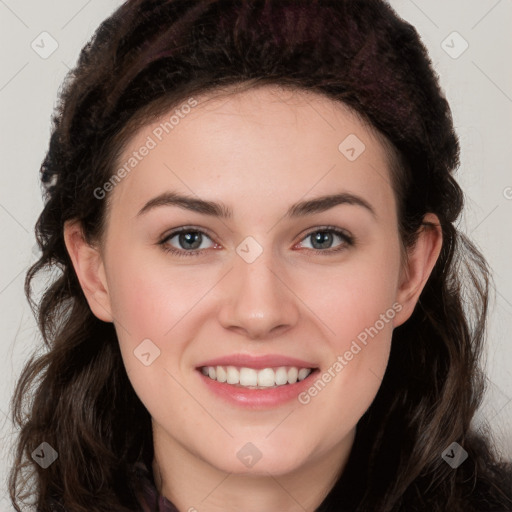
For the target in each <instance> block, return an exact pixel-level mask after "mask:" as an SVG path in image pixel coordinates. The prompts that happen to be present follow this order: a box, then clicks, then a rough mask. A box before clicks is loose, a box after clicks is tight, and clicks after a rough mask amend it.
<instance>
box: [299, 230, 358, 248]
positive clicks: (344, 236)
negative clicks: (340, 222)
mask: <svg viewBox="0 0 512 512" xmlns="http://www.w3.org/2000/svg"><path fill="white" fill-rule="evenodd" d="M336 238H338V239H339V240H341V243H340V244H339V245H338V246H336V247H335V248H332V247H331V246H332V244H333V241H335V239H336ZM308 239H309V240H310V241H311V246H312V247H311V249H312V250H314V251H317V252H323V253H327V254H330V253H333V252H338V251H342V250H343V249H346V248H347V247H350V246H352V245H354V237H353V236H352V235H350V234H348V233H347V232H345V231H343V230H340V229H339V228H335V227H330V226H326V227H324V228H320V229H319V228H317V229H316V230H315V231H310V232H309V233H308V234H307V235H306V236H305V238H303V240H308ZM308 249H309V248H308Z"/></svg>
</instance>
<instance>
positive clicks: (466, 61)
mask: <svg viewBox="0 0 512 512" xmlns="http://www.w3.org/2000/svg"><path fill="white" fill-rule="evenodd" d="M121 3H122V2H121V1H119V0H89V1H87V0H52V2H48V1H43V0H0V42H1V46H0V52H1V56H2V66H1V68H0V109H1V113H2V116H1V120H0V130H1V138H0V140H1V146H0V150H1V153H0V155H1V158H0V172H1V183H2V186H1V189H0V223H1V234H2V236H1V238H0V247H1V253H0V311H1V314H0V332H1V333H2V339H1V345H0V375H1V376H2V377H1V378H2V381H1V382H2V386H1V388H0V512H4V511H9V510H12V507H11V505H10V503H9V502H8V500H7V499H6V498H5V497H4V495H5V494H6V490H5V489H6V485H5V478H6V475H7V469H8V467H9V463H10V457H11V453H12V448H11V445H10V443H11V442H12V434H13V428H12V426H11V424H10V421H9V420H8V414H9V399H10V396H11V394H12V390H13V386H14V383H15V380H16V378H17V376H18V374H19V372H20V370H21V367H22V364H23V362H24V361H26V359H27V358H28V356H29V354H30V353H31V352H32V351H33V349H34V348H35V347H36V346H37V345H38V343H39V335H38V331H37V327H36V324H35V321H34V319H33V317H32V314H31V312H30V309H29V307H28V304H27V302H26V300H25V297H24V294H23V280H24V276H25V273H26V270H27V267H28V266H29V265H30V264H31V263H33V262H34V261H35V254H34V253H33V248H34V246H35V239H34V235H33V226H34V223H35V221H36V219H37V216H38V215H39V213H40V211H41V209H42V206H43V204H42V200H41V194H40V189H39V183H38V169H39V166H40V164H41V161H42V159H43V157H44V154H45V151H46V149H47V147H48V141H49V135H50V115H51V113H52V109H53V107H54V104H55V101H56V96H57V91H58V89H59V87H60V84H61V82H62V80H63V78H64V76H65V74H66V72H67V71H68V69H69V68H70V67H72V66H74V64H75V62H76V59H77V57H78V54H79V51H80V49H81V48H82V46H83V45H84V44H85V43H86V41H87V40H88V39H89V38H90V36H91V35H92V34H93V32H94V30H95V29H96V27H97V26H98V25H99V23H100V22H101V21H102V20H103V19H104V18H106V17H107V16H108V15H109V14H110V13H112V12H113V11H114V10H115V8H117V7H118V6H119V5H121ZM390 3H391V5H392V6H393V7H394V8H395V9H396V10H397V11H398V13H399V14H400V15H401V16H402V17H403V18H404V19H406V20H407V21H409V22H410V23H412V24H413V25H414V26H415V27H416V28H417V30H418V32H419V33H420V35H421V37H422V39H423V41H424V43H425V44H426V46H427V48H428V49H429V52H430V55H431V58H432V60H433V62H434V66H435V68H436V70H437V71H438V73H439V75H440V80H441V85H442V87H443V88H444V89H445V91H446V95H447V98H448V100H449V102H450V104H451V106H452V110H453V115H454V121H455V126H456V129H457V132H458V134H459V137H460V141H461V147H462V155H461V156H462V159H461V167H460V170H459V173H458V179H459V182H460V183H461V185H462V187H463V189H464V190H465V192H466V197H467V205H466V212H465V215H464V218H463V220H462V221H461V223H460V228H461V229H462V230H463V231H465V232H466V233H468V234H469V235H470V236H471V237H472V238H473V240H475V241H476V243H477V244H478V245H479V247H480V248H481V249H482V250H483V252H484V254H485V255H486V257H487V259H488V261H489V263H490V265H491V268H492V270H493V272H494V276H495V282H496V289H495V300H494V302H493V311H492V314H491V317H490V329H489V335H488V339H489V341H488V348H487V366H486V367H487V371H488V378H489V380H488V394H487V396H486V400H485V403H484V406H483V407H482V409H481V411H480V417H485V418H486V419H488V420H489V421H490V422H491V423H492V427H493V433H494V437H495V440H496V443H497V445H498V447H499V448H500V449H501V450H502V452H503V456H504V457H505V458H507V459H512V368H511V364H510V363H511V361H512V339H511V332H512V271H511V267H510V262H511V261H512V258H511V256H512V228H511V220H512V172H511V167H510V162H511V161H512V139H511V134H512V118H511V111H512V70H511V67H510V64H509V63H510V49H511V41H512V36H511V27H512V23H511V22H512V2H510V0H414V1H413V0H391V2H390ZM44 31H46V32H48V33H49V34H51V36H52V37H53V38H54V39H55V40H56V41H57V42H58V48H57V50H56V51H55V52H54V53H53V54H52V55H51V56H50V57H48V58H47V59H43V58H41V57H40V56H39V55H38V54H37V53H36V52H35V51H34V50H33V49H32V48H31V43H32V41H34V40H35V41H36V43H37V42H39V45H40V46H42V43H41V42H40V41H41V37H40V34H41V33H42V32H44ZM454 31H456V32H458V33H459V34H460V36H462V38H463V39H464V40H465V41H467V43H468V44H469V47H468V48H467V50H466V51H465V52H464V53H462V54H461V55H460V56H458V57H457V58H453V57H452V56H456V55H457V54H458V53H460V50H462V49H463V45H464V41H463V40H462V39H461V38H460V37H459V36H457V35H455V36H450V34H452V32H454ZM448 36H449V37H448ZM447 38H448V39H447ZM443 41H445V42H444V43H443ZM48 44H49V43H48V40H47V42H46V43H45V48H46V49H48V48H49V46H47V45H48ZM445 50H446V51H445ZM447 52H449V53H451V54H452V56H450V55H449V54H448V53H447ZM477 423H478V422H477Z"/></svg>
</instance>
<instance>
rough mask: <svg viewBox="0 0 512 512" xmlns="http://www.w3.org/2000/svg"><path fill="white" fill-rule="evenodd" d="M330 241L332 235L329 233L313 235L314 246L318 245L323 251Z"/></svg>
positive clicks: (322, 232)
mask: <svg viewBox="0 0 512 512" xmlns="http://www.w3.org/2000/svg"><path fill="white" fill-rule="evenodd" d="M331 241H332V233H329V232H327V231H318V232H317V233H316V234H315V235H314V244H315V243H318V244H320V246H321V248H322V249H324V248H325V247H328V246H329V244H330V242H331ZM314 244H313V245H314Z"/></svg>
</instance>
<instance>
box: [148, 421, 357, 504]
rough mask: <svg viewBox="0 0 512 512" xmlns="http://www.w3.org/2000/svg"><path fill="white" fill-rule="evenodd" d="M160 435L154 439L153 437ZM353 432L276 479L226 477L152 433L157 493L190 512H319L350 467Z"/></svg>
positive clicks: (266, 474)
mask: <svg viewBox="0 0 512 512" xmlns="http://www.w3.org/2000/svg"><path fill="white" fill-rule="evenodd" d="M155 434H156V435H155ZM354 437H355V429H354V430H352V431H351V432H350V433H349V434H348V435H347V436H346V438H344V439H343V440H342V441H341V442H340V443H339V445H337V446H335V447H334V448H332V449H330V450H329V451H328V452H327V453H318V454H315V456H314V457H311V458H310V459H309V460H308V461H307V462H305V463H304V464H302V465H301V466H300V467H297V468H294V469H293V470H291V471H289V472H286V473H281V474H272V472H271V471H270V470H268V471H266V470H263V471H260V472H259V473H258V474H254V473H250V474H248V473H234V472H226V471H222V470H220V469H219V468H216V467H215V466H213V465H212V464H210V463H208V462H207V461H205V460H204V459H202V458H200V457H198V456H197V455H196V454H193V453H190V452H189V451H188V450H187V449H186V448H185V447H184V446H182V445H181V444H179V443H178V442H177V441H176V440H175V439H172V438H170V437H169V436H165V435H158V428H156V429H155V432H154V444H155V447H154V448H155V450H154V453H155V456H154V459H153V475H154V479H155V484H156V487H157V490H158V492H159V493H160V494H161V495H163V496H165V497H166V498H167V499H168V500H169V501H171V502H172V503H173V504H174V505H175V506H176V507H177V508H178V510H180V511H187V512H236V511H239V510H244V512H304V510H316V509H317V508H318V507H319V506H320V504H321V503H322V501H323V500H324V498H325V497H326V496H327V494H328V493H329V491H330V490H331V489H332V487H333V486H334V484H335V482H336V480H337V479H338V478H339V476H340V475H341V473H342V472H343V469H344V467H345V466H346V463H347V461H348V457H349V455H350V450H351V448H352V445H353V442H354Z"/></svg>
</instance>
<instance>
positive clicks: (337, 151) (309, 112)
mask: <svg viewBox="0 0 512 512" xmlns="http://www.w3.org/2000/svg"><path fill="white" fill-rule="evenodd" d="M191 105H193V106H191ZM185 107H186V108H185ZM144 147H150V148H151V149H150V150H145V151H144V153H145V155H144V156H143V157H141V156H140V154H138V155H137V156H134V154H135V153H142V151H140V150H142V149H143V148H144ZM127 163H128V166H127V165H126V164H127ZM117 164H118V165H117V167H122V166H124V167H126V168H127V169H129V172H127V173H125V174H126V175H127V176H126V178H124V179H123V180H122V182H120V183H119V184H118V185H117V186H116V187H115V190H114V191H113V194H112V195H113V197H112V198H111V200H112V208H117V209H119V208H123V210H126V209H130V211H132V212H133V210H135V209H136V208H137V207H139V208H140V207H141V206H142V202H143V200H144V198H146V199H147V198H149V196H151V195H155V194H156V193H158V192H162V191H163V190H162V189H163V188H168V189H170V190H179V191H181V192H186V193H188V194H190V193H192V194H194V195H198V196H200V197H204V198H208V199H213V200H215V199H221V200H222V201H223V202H225V203H230V202H236V201H240V200H241V198H246V199H250V200H252V201H253V204H252V206H253V207H267V208H270V207H271V205H272V204H274V203H278V202H281V203H283V202H284V203H286V202H288V199H287V198H288V197H289V199H290V201H289V202H290V204H291V203H292V202H295V201H296V200H297V199H299V197H297V194H298V195H299V196H304V195H305V194H308V191H311V194H313V195H314V193H315V192H317V193H318V194H317V195H320V194H323V193H325V192H333V191H334V189H335V188H343V189H344V190H346V191H349V192H351V191H352V192H358V193H361V192H365V193H366V194H367V195H368V196H369V197H372V196H373V200H374V201H376V202H377V203H379V202H381V203H382V202H387V203H389V201H390V199H391V200H393V197H392V196H393V193H392V187H391V178H390V170H389V151H388V150H387V147H386V144H385V140H384V138H383V136H381V135H380V134H379V133H378V132H377V131H376V130H375V129H373V128H372V127H371V126H369V125H368V124H367V123H364V122H363V121H362V120H361V119H360V118H359V117H358V116H357V115H356V114H355V113H354V112H353V111H352V110H351V109H349V108H348V107H347V106H346V105H344V104H343V103H340V102H336V101H333V100H331V99H329V98H327V97H325V96H323V95H319V94H315V93H310V92H305V91H293V90H288V89H283V88H280V87H274V86H264V87H258V88H253V89H248V90H245V91H242V92H236V93H233V92H232V93H229V94H228V93H224V94H216V95H211V94H210V95H204V96H195V97H194V98H188V99H186V100H184V101H183V102H182V103H181V104H180V105H176V106H175V107H173V108H172V109H169V111H168V112H166V113H165V114H164V115H162V116H160V117H159V118H158V119H157V120H156V121H152V122H151V123H149V124H147V125H145V126H144V127H143V128H141V129H139V130H138V131H137V132H136V133H134V135H133V136H132V137H131V139H130V140H129V142H128V144H127V146H126V147H125V149H124V151H123V153H122V155H121V157H120V159H119V161H118V162H117ZM130 164H134V165H133V167H132V168H131V165H130ZM350 189H352V190H350ZM390 194H391V196H390ZM258 200H259V202H258ZM116 205H117V206H116ZM388 206H389V204H388ZM125 213H127V211H125Z"/></svg>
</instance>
